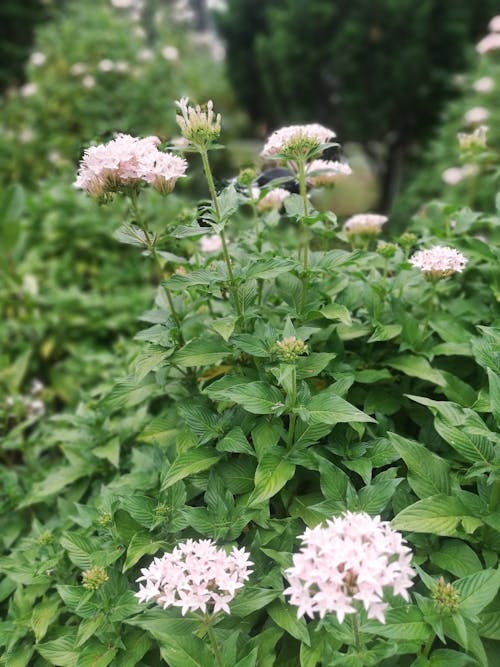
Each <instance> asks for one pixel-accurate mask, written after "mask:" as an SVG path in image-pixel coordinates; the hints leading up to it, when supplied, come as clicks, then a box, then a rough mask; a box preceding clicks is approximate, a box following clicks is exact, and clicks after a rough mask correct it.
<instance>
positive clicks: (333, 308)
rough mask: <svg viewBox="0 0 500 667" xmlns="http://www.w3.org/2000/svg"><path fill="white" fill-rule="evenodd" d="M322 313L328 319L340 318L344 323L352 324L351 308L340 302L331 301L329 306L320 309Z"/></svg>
mask: <svg viewBox="0 0 500 667" xmlns="http://www.w3.org/2000/svg"><path fill="white" fill-rule="evenodd" d="M319 312H320V315H323V317H326V319H327V320H339V321H340V322H343V323H344V324H347V325H349V324H351V322H352V319H351V313H350V312H349V310H348V309H347V308H346V307H345V306H343V305H341V304H340V303H331V304H329V305H328V306H325V307H324V308H322V309H321V310H320V311H319Z"/></svg>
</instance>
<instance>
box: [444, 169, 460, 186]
mask: <svg viewBox="0 0 500 667" xmlns="http://www.w3.org/2000/svg"><path fill="white" fill-rule="evenodd" d="M441 178H442V179H443V182H444V183H446V184H447V185H456V184H457V183H460V181H462V180H463V178H464V173H463V171H462V169H461V167H449V168H448V169H445V170H444V171H443V173H442V174H441Z"/></svg>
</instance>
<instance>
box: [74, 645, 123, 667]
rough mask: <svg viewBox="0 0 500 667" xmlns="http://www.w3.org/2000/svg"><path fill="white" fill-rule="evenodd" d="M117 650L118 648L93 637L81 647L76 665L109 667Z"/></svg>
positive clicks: (82, 666)
mask: <svg viewBox="0 0 500 667" xmlns="http://www.w3.org/2000/svg"><path fill="white" fill-rule="evenodd" d="M117 652H118V649H117V648H114V647H108V646H104V644H101V642H100V641H98V640H97V639H93V640H91V641H90V643H89V644H86V645H85V647H84V648H81V649H80V655H79V657H78V660H77V662H76V667H108V665H109V664H110V663H111V661H112V660H113V659H114V657H115V656H116V654H117Z"/></svg>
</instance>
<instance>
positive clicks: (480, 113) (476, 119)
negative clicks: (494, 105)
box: [464, 107, 490, 125]
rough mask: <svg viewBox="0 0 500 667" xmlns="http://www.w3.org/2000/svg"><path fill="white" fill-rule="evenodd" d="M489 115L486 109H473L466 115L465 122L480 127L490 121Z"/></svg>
mask: <svg viewBox="0 0 500 667" xmlns="http://www.w3.org/2000/svg"><path fill="white" fill-rule="evenodd" d="M489 115H490V112H489V111H488V109H486V107H473V108H472V109H469V111H467V113H466V114H464V121H465V123H466V124H467V125H480V124H481V123H485V122H486V121H487V120H488V117H489Z"/></svg>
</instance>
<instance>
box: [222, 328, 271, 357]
mask: <svg viewBox="0 0 500 667" xmlns="http://www.w3.org/2000/svg"><path fill="white" fill-rule="evenodd" d="M231 343H234V345H236V347H237V348H238V350H241V351H242V352H246V354H250V355H251V356H252V357H262V358H267V357H269V355H270V352H269V350H268V348H267V346H266V344H265V343H264V342H263V341H261V340H260V339H259V338H257V336H252V335H251V334H236V335H234V336H233V337H232V338H231Z"/></svg>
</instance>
